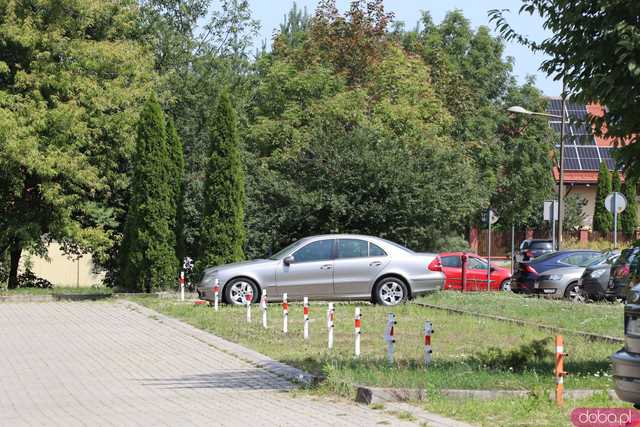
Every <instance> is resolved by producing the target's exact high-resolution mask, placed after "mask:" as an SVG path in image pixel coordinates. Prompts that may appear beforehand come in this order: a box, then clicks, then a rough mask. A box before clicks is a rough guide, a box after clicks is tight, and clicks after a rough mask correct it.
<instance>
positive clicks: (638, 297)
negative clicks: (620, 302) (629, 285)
mask: <svg viewBox="0 0 640 427" xmlns="http://www.w3.org/2000/svg"><path fill="white" fill-rule="evenodd" d="M628 299H629V302H630V303H631V304H637V303H638V302H639V301H640V292H636V291H631V292H629V298H628Z"/></svg>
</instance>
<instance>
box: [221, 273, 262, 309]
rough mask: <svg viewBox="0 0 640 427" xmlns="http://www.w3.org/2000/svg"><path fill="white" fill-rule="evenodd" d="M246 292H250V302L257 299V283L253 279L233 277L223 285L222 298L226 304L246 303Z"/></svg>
mask: <svg viewBox="0 0 640 427" xmlns="http://www.w3.org/2000/svg"><path fill="white" fill-rule="evenodd" d="M247 294H251V295H252V298H251V302H252V303H255V302H256V300H257V299H258V285H256V284H255V282H254V281H253V280H250V279H245V278H242V277H241V278H238V279H233V280H231V281H229V283H227V286H225V287H224V298H225V301H226V302H227V304H234V305H247Z"/></svg>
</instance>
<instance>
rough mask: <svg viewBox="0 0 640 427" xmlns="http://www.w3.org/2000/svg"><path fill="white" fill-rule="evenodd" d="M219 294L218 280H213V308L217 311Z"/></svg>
mask: <svg viewBox="0 0 640 427" xmlns="http://www.w3.org/2000/svg"><path fill="white" fill-rule="evenodd" d="M219 294H220V280H219V279H215V280H214V281H213V309H214V310H215V311H218V295H219Z"/></svg>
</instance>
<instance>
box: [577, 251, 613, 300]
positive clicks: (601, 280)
mask: <svg viewBox="0 0 640 427" xmlns="http://www.w3.org/2000/svg"><path fill="white" fill-rule="evenodd" d="M619 256H620V252H619V251H610V252H605V253H604V254H602V256H601V257H599V258H596V259H595V260H593V262H591V264H589V265H588V266H587V268H585V269H584V273H582V277H581V278H580V281H579V282H578V286H579V287H580V292H581V293H582V295H583V296H584V297H585V298H588V299H592V300H601V299H604V298H606V291H607V285H608V284H609V273H610V272H611V266H612V265H613V264H614V263H615V262H616V260H617V259H618V257H619Z"/></svg>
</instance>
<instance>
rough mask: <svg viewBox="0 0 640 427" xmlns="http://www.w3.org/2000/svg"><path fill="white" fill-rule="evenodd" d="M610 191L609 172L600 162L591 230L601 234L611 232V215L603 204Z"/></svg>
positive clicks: (603, 163) (604, 164)
mask: <svg viewBox="0 0 640 427" xmlns="http://www.w3.org/2000/svg"><path fill="white" fill-rule="evenodd" d="M609 193H611V174H610V173H609V168H608V167H607V165H606V163H605V162H601V163H600V171H599V172H598V190H597V192H596V208H595V212H594V214H593V230H594V231H597V232H599V233H602V234H606V233H609V232H611V227H612V226H613V216H612V215H611V212H609V211H608V210H607V208H606V207H605V206H604V199H605V198H606V197H607V195H608V194H609Z"/></svg>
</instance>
